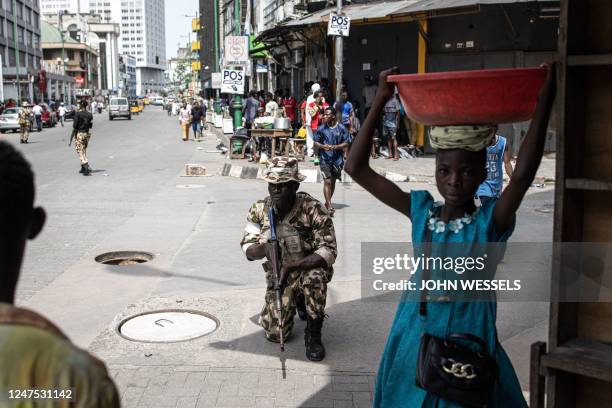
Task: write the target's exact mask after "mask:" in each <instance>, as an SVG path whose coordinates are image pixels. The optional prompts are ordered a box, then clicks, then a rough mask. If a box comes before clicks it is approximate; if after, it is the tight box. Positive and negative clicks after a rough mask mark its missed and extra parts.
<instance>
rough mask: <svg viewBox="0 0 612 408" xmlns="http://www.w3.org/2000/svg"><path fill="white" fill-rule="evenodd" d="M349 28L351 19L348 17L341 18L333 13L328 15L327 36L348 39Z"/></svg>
mask: <svg viewBox="0 0 612 408" xmlns="http://www.w3.org/2000/svg"><path fill="white" fill-rule="evenodd" d="M350 28H351V19H350V18H349V17H347V16H341V15H338V14H334V13H331V14H330V15H329V22H328V23H327V35H341V36H343V37H348V36H349V30H350Z"/></svg>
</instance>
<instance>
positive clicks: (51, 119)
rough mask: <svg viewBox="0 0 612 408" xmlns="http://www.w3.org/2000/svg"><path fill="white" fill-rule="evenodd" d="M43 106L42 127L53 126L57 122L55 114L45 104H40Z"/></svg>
mask: <svg viewBox="0 0 612 408" xmlns="http://www.w3.org/2000/svg"><path fill="white" fill-rule="evenodd" d="M41 106H42V108H43V111H42V115H41V119H42V125H43V127H45V126H46V127H55V125H56V124H57V114H56V113H55V112H54V111H52V110H51V109H49V106H48V105H47V104H43V105H41Z"/></svg>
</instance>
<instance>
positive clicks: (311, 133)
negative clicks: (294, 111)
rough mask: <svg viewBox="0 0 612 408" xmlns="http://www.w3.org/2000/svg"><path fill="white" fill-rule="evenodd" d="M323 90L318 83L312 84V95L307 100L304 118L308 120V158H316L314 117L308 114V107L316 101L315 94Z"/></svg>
mask: <svg viewBox="0 0 612 408" xmlns="http://www.w3.org/2000/svg"><path fill="white" fill-rule="evenodd" d="M320 89H321V85H319V84H318V83H316V82H315V83H314V84H312V86H311V87H310V94H309V95H308V97H307V98H306V110H305V113H304V117H305V118H306V149H307V150H308V156H309V157H313V156H314V152H315V151H314V130H313V129H312V128H311V126H310V125H311V123H312V116H311V115H310V113H309V112H308V107H309V106H310V104H311V103H313V102H314V101H315V97H314V94H315V93H317V92H318V91H319V90H320Z"/></svg>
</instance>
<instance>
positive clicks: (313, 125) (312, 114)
mask: <svg viewBox="0 0 612 408" xmlns="http://www.w3.org/2000/svg"><path fill="white" fill-rule="evenodd" d="M327 107H329V105H328V104H327V102H325V98H323V92H322V91H316V92H315V94H314V100H313V101H312V102H311V103H309V104H308V107H307V108H306V116H307V118H310V119H309V120H310V126H309V128H310V132H311V138H312V139H311V141H310V143H311V147H309V148H308V149H309V151H310V149H312V152H313V155H314V154H315V144H314V134H315V132H316V131H317V128H318V127H319V121H320V119H321V113H322V112H323V110H324V109H325V108H327ZM306 129H307V130H308V128H306ZM306 147H308V139H306ZM313 161H314V164H315V165H318V164H319V158H318V157H315V158H314V160H313Z"/></svg>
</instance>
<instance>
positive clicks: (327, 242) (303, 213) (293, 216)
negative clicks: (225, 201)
mask: <svg viewBox="0 0 612 408" xmlns="http://www.w3.org/2000/svg"><path fill="white" fill-rule="evenodd" d="M275 159H276V158H275ZM271 205H272V202H271V199H270V197H267V198H266V199H264V200H260V201H257V202H256V203H255V204H253V205H252V206H251V209H250V210H249V214H248V216H247V226H246V228H245V231H244V235H243V237H242V241H241V242H240V244H241V246H242V249H243V251H245V252H246V250H247V248H248V247H249V246H250V245H252V244H256V243H261V242H267V240H268V239H269V236H270V222H269V220H268V209H269V208H270V206H271ZM276 230H277V236H278V239H279V243H280V249H281V255H280V257H281V266H282V264H283V263H284V262H291V261H296V260H298V259H302V258H304V257H306V256H308V255H311V254H313V253H316V254H318V255H320V256H321V257H322V258H323V259H325V261H326V262H327V267H325V268H315V269H311V270H307V271H294V272H292V273H290V274H289V276H288V278H287V283H286V286H285V288H284V291H283V310H282V318H283V322H284V335H285V338H288V336H289V334H290V333H291V329H292V328H293V317H294V315H295V312H296V306H295V296H296V295H297V294H298V293H299V291H302V292H303V293H304V298H305V300H306V312H307V313H308V316H309V317H310V318H312V319H318V318H322V317H324V316H325V302H326V298H327V283H328V282H329V281H330V280H331V278H332V275H333V268H332V265H333V263H334V261H335V260H336V255H337V249H336V235H335V232H334V225H333V222H332V219H331V218H330V217H329V214H328V212H327V210H326V209H325V207H324V206H323V205H322V204H321V203H320V202H319V201H317V200H316V199H314V198H313V197H311V196H310V195H309V194H307V193H304V192H298V193H297V198H296V202H295V204H294V206H293V208H292V209H291V211H290V212H289V213H288V214H286V215H285V217H284V219H283V220H277V225H276ZM263 268H264V270H265V272H266V282H267V289H266V296H265V304H264V307H263V310H262V312H261V316H260V324H261V326H262V327H263V328H264V330H265V331H266V335H267V336H268V338H270V339H278V338H279V326H278V319H279V316H278V312H277V310H276V308H275V305H274V277H273V275H272V268H271V265H270V263H269V261H266V262H265V263H264V264H263Z"/></svg>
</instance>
